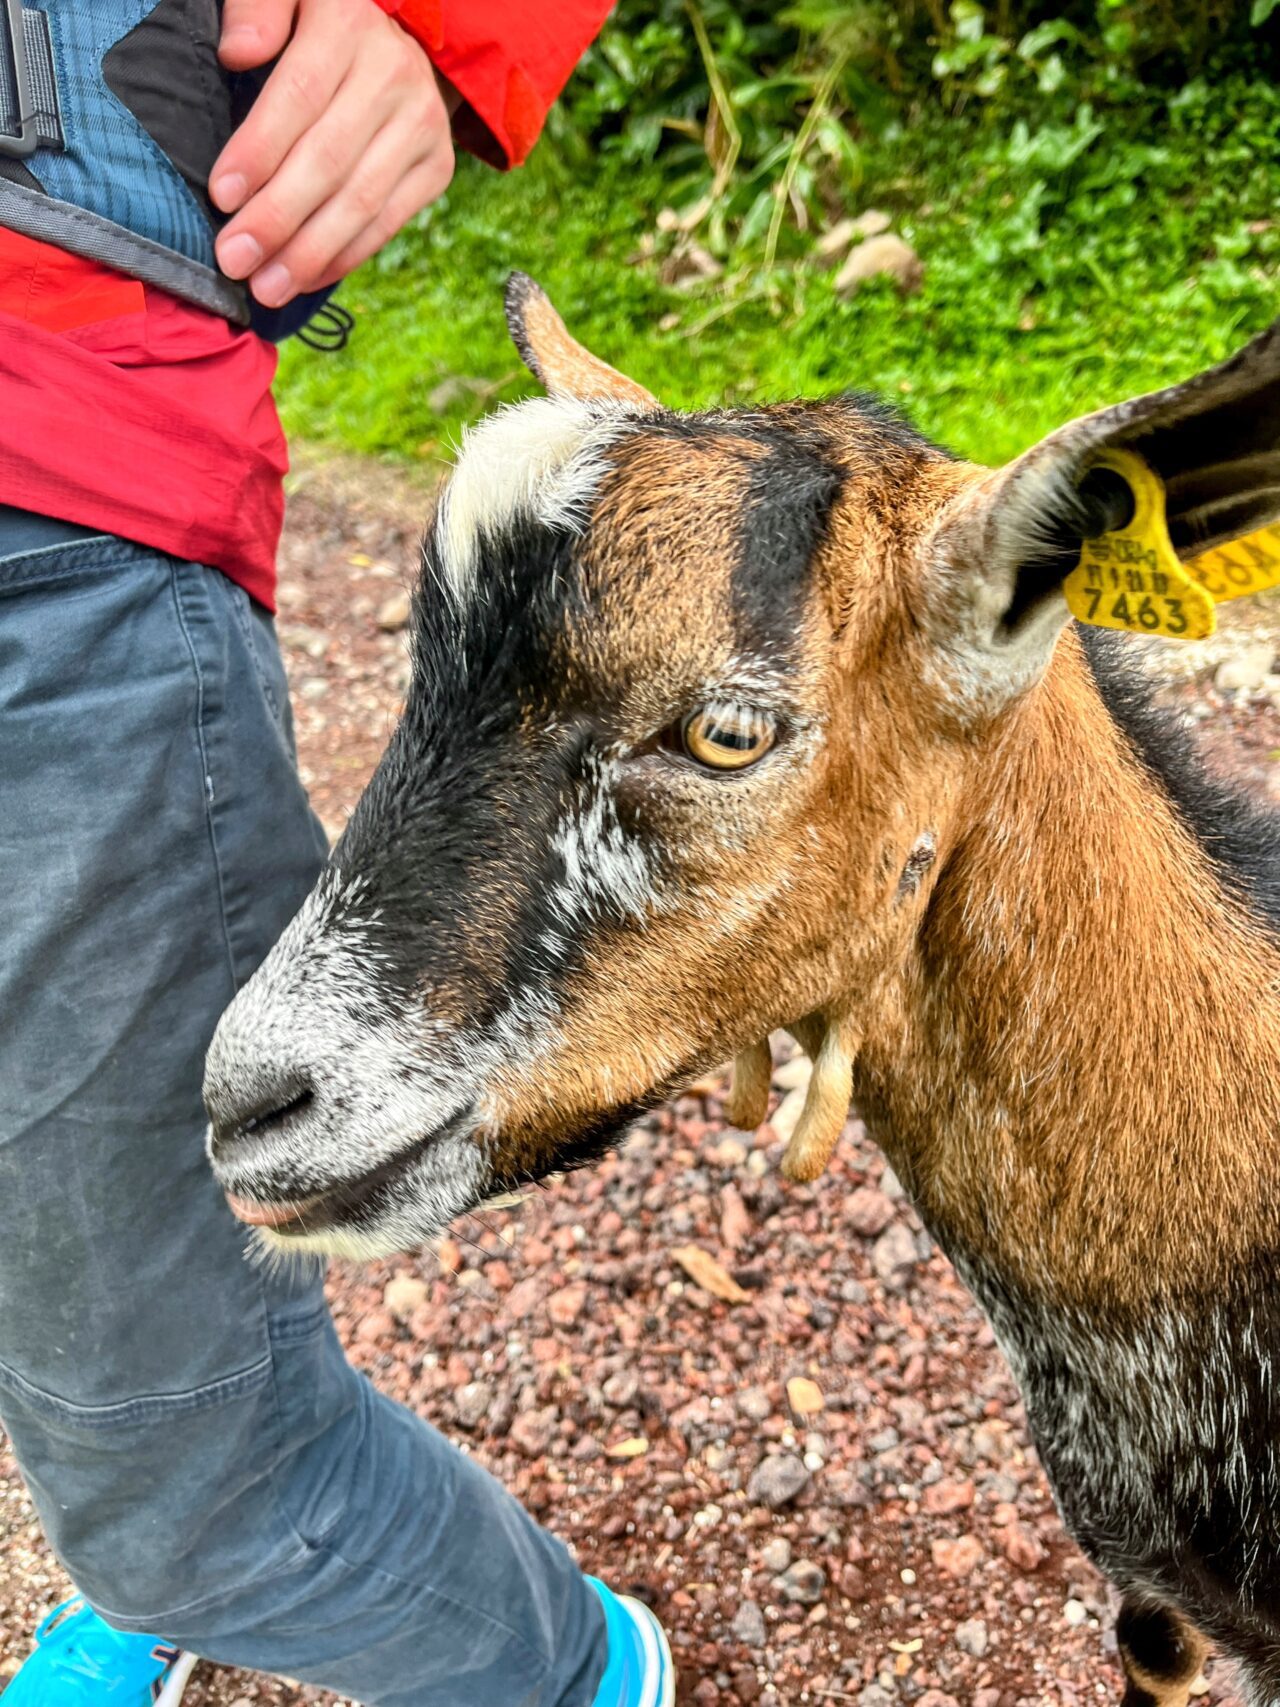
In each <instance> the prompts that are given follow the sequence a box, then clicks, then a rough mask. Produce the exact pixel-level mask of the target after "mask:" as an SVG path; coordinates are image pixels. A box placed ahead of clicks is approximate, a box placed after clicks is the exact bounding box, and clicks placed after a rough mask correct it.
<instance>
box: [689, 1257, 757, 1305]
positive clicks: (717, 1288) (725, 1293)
mask: <svg viewBox="0 0 1280 1707" xmlns="http://www.w3.org/2000/svg"><path fill="white" fill-rule="evenodd" d="M671 1255H672V1256H673V1257H674V1258H675V1260H676V1261H677V1262H678V1263H679V1264H680V1267H681V1268H682V1269H683V1270H684V1271H685V1273H686V1274H687V1275H688V1276H689V1279H690V1280H692V1281H693V1283H694V1285H695V1286H700V1287H701V1288H702V1290H703V1291H704V1292H709V1293H710V1294H711V1296H712V1297H713V1298H723V1300H724V1302H725V1303H726V1304H746V1303H749V1302H750V1299H751V1294H750V1293H749V1292H744V1291H743V1289H742V1287H741V1286H739V1285H738V1283H737V1281H736V1280H735V1279H734V1278H733V1276H732V1275H731V1274H730V1273H729V1270H728V1269H727V1268H726V1267H725V1266H724V1264H723V1263H718V1262H717V1261H716V1259H715V1258H714V1257H713V1256H709V1255H708V1253H707V1252H706V1251H704V1250H702V1249H701V1248H700V1247H699V1246H698V1245H681V1246H679V1248H678V1249H676V1250H674V1251H672V1253H671Z"/></svg>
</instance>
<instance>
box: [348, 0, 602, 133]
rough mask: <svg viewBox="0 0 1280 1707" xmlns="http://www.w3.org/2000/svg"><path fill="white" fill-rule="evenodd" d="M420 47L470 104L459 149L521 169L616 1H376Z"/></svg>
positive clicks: (457, 126) (457, 123)
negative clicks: (519, 166) (419, 43)
mask: <svg viewBox="0 0 1280 1707" xmlns="http://www.w3.org/2000/svg"><path fill="white" fill-rule="evenodd" d="M379 4H380V5H382V6H383V8H384V10H386V11H388V12H392V13H394V15H395V16H396V17H397V18H398V19H399V21H400V23H401V24H403V26H404V27H405V29H407V30H408V31H409V33H410V34H411V35H412V36H415V37H416V38H417V40H418V41H420V42H421V43H422V45H423V47H424V48H425V49H426V51H427V53H428V54H429V55H430V57H431V60H432V63H433V64H434V65H435V66H436V67H437V69H438V70H439V71H441V72H442V73H443V75H444V76H446V77H447V78H448V79H449V81H450V83H452V84H453V86H454V88H455V89H456V90H457V91H458V93H459V95H461V97H462V99H463V102H464V103H465V104H464V105H463V106H462V107H460V108H459V109H458V112H457V114H456V116H455V119H454V133H455V135H456V137H457V139H458V141H459V142H460V143H461V145H462V146H463V147H464V148H466V149H468V150H470V152H471V153H473V154H478V155H479V156H480V157H481V159H482V160H487V161H489V163H490V164H491V165H494V166H518V165H519V164H520V163H521V161H522V160H524V159H525V157H526V156H527V155H528V153H529V150H530V149H531V148H532V147H533V145H534V143H535V142H536V141H537V140H538V133H539V131H541V129H542V126H543V122H544V120H545V119H546V116H547V113H548V111H549V110H550V107H551V105H552V103H553V102H554V100H555V98H556V96H557V95H558V94H559V93H560V91H561V89H563V88H564V86H565V84H566V83H567V82H568V80H569V73H570V72H571V71H572V70H573V68H574V66H575V65H576V64H577V63H578V61H579V60H580V59H581V58H582V55H583V53H584V52H585V51H586V49H587V47H588V46H589V45H590V43H591V42H592V41H593V40H594V39H595V37H596V35H597V34H598V32H599V30H600V26H601V24H603V23H604V21H605V19H606V18H607V17H608V15H609V12H610V10H611V7H612V4H613V0H523V3H520V4H512V0H398V3H397V0H379Z"/></svg>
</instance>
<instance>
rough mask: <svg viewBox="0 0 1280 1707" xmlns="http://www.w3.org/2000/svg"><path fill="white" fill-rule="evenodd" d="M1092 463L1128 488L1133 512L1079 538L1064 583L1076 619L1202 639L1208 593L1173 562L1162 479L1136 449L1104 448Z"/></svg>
mask: <svg viewBox="0 0 1280 1707" xmlns="http://www.w3.org/2000/svg"><path fill="white" fill-rule="evenodd" d="M1093 466H1094V467H1098V468H1110V469H1112V470H1114V472H1115V473H1116V474H1118V475H1119V476H1120V477H1121V479H1122V480H1123V481H1124V482H1125V484H1126V485H1127V486H1128V488H1129V490H1130V492H1131V493H1132V494H1133V515H1132V517H1131V519H1130V520H1129V521H1128V522H1127V523H1126V525H1125V526H1124V527H1122V528H1117V529H1116V530H1115V532H1114V533H1101V534H1098V536H1097V537H1096V538H1095V539H1086V540H1085V542H1084V544H1083V546H1082V548H1081V551H1080V561H1079V562H1078V563H1077V564H1076V567H1075V568H1074V569H1073V570H1072V571H1071V573H1070V574H1069V575H1068V576H1067V578H1066V580H1065V581H1064V582H1063V592H1064V593H1065V594H1066V596H1067V608H1068V609H1069V610H1070V612H1071V614H1072V616H1074V617H1075V618H1076V619H1077V620H1078V621H1079V622H1087V623H1090V624H1091V625H1092V626H1093V627H1095V628H1118V629H1122V630H1124V631H1125V632H1126V633H1128V634H1165V635H1170V636H1172V637H1173V638H1174V639H1177V640H1201V639H1203V638H1204V636H1205V635H1206V634H1212V633H1213V631H1214V628H1215V626H1216V624H1217V618H1216V616H1215V615H1214V608H1213V599H1212V598H1211V597H1210V595H1209V593H1208V592H1207V591H1206V590H1205V588H1204V587H1203V586H1201V585H1200V583H1199V582H1198V581H1196V580H1194V579H1193V578H1192V575H1191V573H1190V572H1189V566H1185V565H1183V564H1182V563H1180V562H1179V561H1178V555H1177V553H1176V552H1175V551H1174V549H1173V541H1172V540H1171V539H1170V538H1169V528H1168V524H1167V523H1166V521H1165V509H1164V483H1163V482H1162V481H1161V479H1160V477H1159V476H1158V475H1157V474H1155V473H1154V472H1153V471H1152V470H1151V469H1150V468H1148V467H1147V465H1146V463H1145V462H1144V461H1143V460H1142V458H1141V457H1140V456H1136V455H1135V454H1134V453H1133V452H1132V451H1127V450H1104V451H1101V452H1100V453H1099V454H1098V455H1097V456H1096V457H1095V458H1094V459H1093Z"/></svg>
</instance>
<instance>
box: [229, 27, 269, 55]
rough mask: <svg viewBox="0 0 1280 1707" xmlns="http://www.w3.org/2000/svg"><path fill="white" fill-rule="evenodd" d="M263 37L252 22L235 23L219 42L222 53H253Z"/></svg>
mask: <svg viewBox="0 0 1280 1707" xmlns="http://www.w3.org/2000/svg"><path fill="white" fill-rule="evenodd" d="M260 39H261V38H260V37H259V35H258V32H257V30H256V29H255V28H254V26H253V25H252V24H233V25H232V26H231V28H230V29H229V30H228V31H227V32H226V34H225V35H224V36H223V38H222V40H221V41H220V42H219V43H218V48H219V51H220V52H222V53H227V52H231V53H236V54H240V53H252V52H253V51H254V50H255V49H256V47H257V45H258V42H259V40H260Z"/></svg>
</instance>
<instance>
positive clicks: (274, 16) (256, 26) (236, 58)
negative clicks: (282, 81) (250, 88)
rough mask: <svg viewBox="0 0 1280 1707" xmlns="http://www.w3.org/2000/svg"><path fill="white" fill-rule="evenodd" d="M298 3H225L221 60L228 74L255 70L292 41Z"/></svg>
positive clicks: (293, 0)
mask: <svg viewBox="0 0 1280 1707" xmlns="http://www.w3.org/2000/svg"><path fill="white" fill-rule="evenodd" d="M297 6H298V0H226V4H225V5H224V6H223V9H222V35H221V38H220V39H219V42H218V58H219V59H220V60H221V61H222V63H223V64H224V65H225V66H226V68H227V70H228V71H252V70H253V69H254V67H255V66H258V65H265V64H266V63H267V61H268V60H270V59H274V58H275V57H276V55H277V54H278V53H280V52H281V50H282V49H283V47H284V44H285V43H286V42H287V41H288V39H289V32H290V30H292V28H293V15H294V13H295V12H296V10H297Z"/></svg>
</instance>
